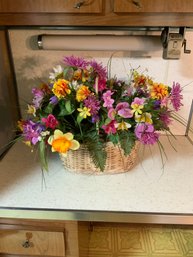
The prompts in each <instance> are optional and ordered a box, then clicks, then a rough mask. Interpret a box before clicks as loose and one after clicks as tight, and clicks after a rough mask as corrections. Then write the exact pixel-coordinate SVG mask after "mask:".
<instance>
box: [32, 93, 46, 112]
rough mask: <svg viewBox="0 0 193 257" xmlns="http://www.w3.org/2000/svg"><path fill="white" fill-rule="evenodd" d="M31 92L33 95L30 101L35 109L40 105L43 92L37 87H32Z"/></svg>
mask: <svg viewBox="0 0 193 257" xmlns="http://www.w3.org/2000/svg"><path fill="white" fill-rule="evenodd" d="M32 94H33V95H34V98H33V100H32V102H33V104H34V106H35V108H36V109H37V108H39V107H40V105H41V102H42V100H43V98H44V92H43V91H42V90H41V89H39V88H32Z"/></svg>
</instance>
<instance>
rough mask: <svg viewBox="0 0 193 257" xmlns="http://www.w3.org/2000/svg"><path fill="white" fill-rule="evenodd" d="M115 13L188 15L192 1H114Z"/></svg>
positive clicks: (191, 9) (192, 10) (192, 9)
mask: <svg viewBox="0 0 193 257" xmlns="http://www.w3.org/2000/svg"><path fill="white" fill-rule="evenodd" d="M114 12H117V13H140V12H142V13H143V12H144V13H162V12H164V13H190V12H193V0H114Z"/></svg>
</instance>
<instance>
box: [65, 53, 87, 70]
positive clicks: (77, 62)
mask: <svg viewBox="0 0 193 257" xmlns="http://www.w3.org/2000/svg"><path fill="white" fill-rule="evenodd" d="M63 62H64V64H66V65H69V66H72V67H76V68H80V69H86V67H87V66H88V64H89V62H87V61H86V60H85V59H84V58H82V57H74V56H73V55H71V56H66V57H64V59H63Z"/></svg>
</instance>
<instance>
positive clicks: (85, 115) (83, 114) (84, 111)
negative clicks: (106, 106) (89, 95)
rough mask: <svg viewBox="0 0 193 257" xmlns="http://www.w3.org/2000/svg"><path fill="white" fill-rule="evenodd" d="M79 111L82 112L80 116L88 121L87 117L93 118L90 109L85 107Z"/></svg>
mask: <svg viewBox="0 0 193 257" xmlns="http://www.w3.org/2000/svg"><path fill="white" fill-rule="evenodd" d="M77 110H78V111H79V112H80V116H81V117H83V118H84V119H86V118H87V116H91V113H90V108H87V107H83V108H78V109H77Z"/></svg>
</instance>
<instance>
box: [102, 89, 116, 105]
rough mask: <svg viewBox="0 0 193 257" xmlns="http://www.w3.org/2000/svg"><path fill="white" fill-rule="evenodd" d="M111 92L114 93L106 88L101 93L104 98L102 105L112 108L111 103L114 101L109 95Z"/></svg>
mask: <svg viewBox="0 0 193 257" xmlns="http://www.w3.org/2000/svg"><path fill="white" fill-rule="evenodd" d="M113 94H114V93H113V92H111V90H107V91H106V92H105V93H104V94H103V100H104V104H103V106H104V107H107V108H112V106H113V103H114V99H112V98H111V96H112V95H113Z"/></svg>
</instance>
